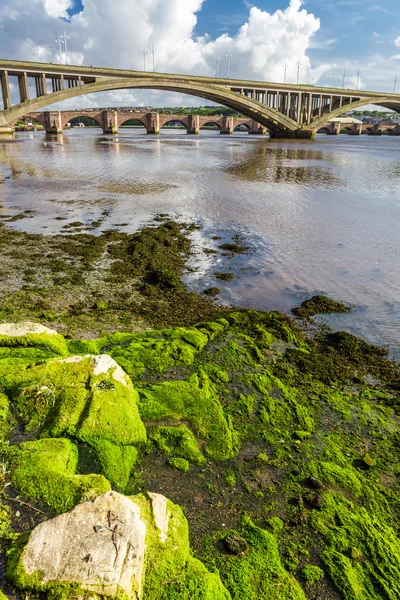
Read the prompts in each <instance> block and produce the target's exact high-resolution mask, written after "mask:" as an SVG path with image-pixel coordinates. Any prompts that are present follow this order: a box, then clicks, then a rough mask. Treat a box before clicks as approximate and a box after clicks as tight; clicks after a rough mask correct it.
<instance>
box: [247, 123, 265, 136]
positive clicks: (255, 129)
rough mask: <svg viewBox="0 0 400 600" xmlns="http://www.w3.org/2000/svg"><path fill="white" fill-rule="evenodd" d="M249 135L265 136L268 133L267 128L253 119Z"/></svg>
mask: <svg viewBox="0 0 400 600" xmlns="http://www.w3.org/2000/svg"><path fill="white" fill-rule="evenodd" d="M249 133H251V135H265V134H266V133H267V128H266V127H264V126H263V125H260V123H257V121H254V119H253V121H252V122H251V127H250V130H249Z"/></svg>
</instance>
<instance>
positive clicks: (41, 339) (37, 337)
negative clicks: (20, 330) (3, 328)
mask: <svg viewBox="0 0 400 600" xmlns="http://www.w3.org/2000/svg"><path fill="white" fill-rule="evenodd" d="M15 346H18V347H19V348H21V347H27V348H29V347H32V348H43V347H44V348H46V349H47V350H49V351H51V352H53V353H54V354H59V355H60V356H66V355H67V354H68V348H67V344H66V341H65V339H64V338H63V336H62V335H59V334H57V333H54V334H48V333H27V334H25V335H15V336H14V335H0V347H6V348H7V347H15ZM28 356H29V354H28Z"/></svg>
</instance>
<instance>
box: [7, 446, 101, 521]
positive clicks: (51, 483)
mask: <svg viewBox="0 0 400 600" xmlns="http://www.w3.org/2000/svg"><path fill="white" fill-rule="evenodd" d="M77 465H78V449H77V447H76V446H75V444H73V443H72V442H71V441H70V440H67V439H42V440H35V441H32V442H24V443H22V444H21V445H20V446H19V448H18V450H17V451H16V452H15V453H13V456H12V459H11V468H12V481H13V484H14V485H15V487H16V488H17V490H18V491H19V492H20V493H21V494H23V495H24V496H25V497H27V498H29V499H31V500H35V501H37V502H40V503H42V504H46V505H48V506H49V507H50V508H52V509H53V510H54V511H55V512H57V513H61V512H64V511H66V510H70V509H71V508H73V507H74V506H75V505H76V504H77V503H78V502H81V501H82V499H84V498H85V497H91V498H95V497H96V496H99V495H101V494H103V493H104V492H106V491H108V490H109V489H111V486H110V484H109V482H108V481H107V480H106V479H105V477H103V476H102V475H76V469H77Z"/></svg>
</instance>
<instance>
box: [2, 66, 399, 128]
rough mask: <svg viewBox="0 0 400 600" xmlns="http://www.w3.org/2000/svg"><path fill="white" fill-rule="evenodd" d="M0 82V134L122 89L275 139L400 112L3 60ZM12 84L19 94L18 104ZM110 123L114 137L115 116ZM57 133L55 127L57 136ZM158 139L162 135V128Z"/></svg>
mask: <svg viewBox="0 0 400 600" xmlns="http://www.w3.org/2000/svg"><path fill="white" fill-rule="evenodd" d="M0 80H1V90H2V99H3V110H1V111H0V131H3V132H7V133H9V132H10V131H12V130H13V125H14V123H15V121H16V120H18V119H19V118H21V117H23V116H24V115H26V114H28V113H31V112H33V111H39V110H41V109H43V108H45V107H46V106H50V105H52V104H54V103H56V102H60V101H62V100H67V99H69V98H74V97H77V96H80V95H83V94H90V93H92V92H103V91H110V90H117V89H153V90H166V91H170V92H178V93H181V94H182V93H183V94H190V95H192V96H198V97H200V98H205V99H207V100H211V101H212V102H215V103H217V104H223V105H224V106H227V107H229V108H232V109H234V110H236V111H238V112H239V113H241V114H243V115H244V116H245V117H247V118H248V119H250V120H254V121H256V122H257V123H259V125H261V126H262V127H265V128H267V129H268V130H269V132H270V135H271V136H272V137H288V138H296V137H297V138H313V137H314V135H315V133H316V131H318V129H320V128H321V127H322V126H323V125H324V124H325V123H326V122H327V121H329V120H330V119H331V118H333V117H339V116H340V115H342V114H343V113H345V112H347V111H349V110H352V109H356V108H359V107H361V106H364V105H366V104H375V105H378V106H382V107H384V108H389V109H392V110H394V111H396V112H400V95H399V94H389V93H385V92H367V91H360V90H343V89H337V88H326V87H317V86H311V85H293V84H283V83H282V84H278V83H266V82H261V81H247V80H237V79H223V78H213V77H198V76H194V75H171V74H166V73H149V72H144V71H128V70H117V69H103V68H98V67H84V66H67V65H53V64H51V63H50V64H48V63H33V62H25V61H10V60H0ZM11 83H14V86H15V87H16V89H17V96H18V97H17V101H16V102H15V103H13V95H12V94H11V86H10V84H11ZM110 118H111V123H110V126H109V129H110V130H111V131H112V130H113V126H114V123H113V120H112V115H110ZM152 126H153V124H152ZM152 126H151V127H150V129H151V128H152ZM57 128H58V123H55V127H54V129H55V131H56V132H57ZM193 131H195V128H194V129H193ZM154 133H157V123H156V122H154Z"/></svg>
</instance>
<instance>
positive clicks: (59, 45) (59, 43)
mask: <svg viewBox="0 0 400 600" xmlns="http://www.w3.org/2000/svg"><path fill="white" fill-rule="evenodd" d="M61 42H62V38H61V36H60V35H58V36H57V39H56V40H54V43H55V44H58V53H59V58H60V65H62V52H61Z"/></svg>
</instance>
